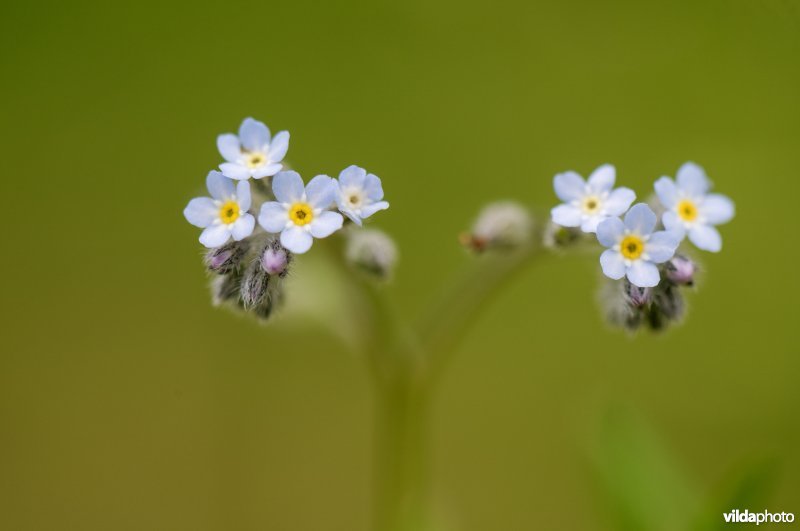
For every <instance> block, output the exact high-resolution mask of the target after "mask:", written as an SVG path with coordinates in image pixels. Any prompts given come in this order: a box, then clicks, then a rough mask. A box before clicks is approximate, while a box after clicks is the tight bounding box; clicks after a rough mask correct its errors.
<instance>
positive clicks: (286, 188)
mask: <svg viewBox="0 0 800 531" xmlns="http://www.w3.org/2000/svg"><path fill="white" fill-rule="evenodd" d="M304 190H305V187H304V186H303V178H302V177H300V174H299V173H297V172H296V171H282V172H280V173H278V174H276V175H275V177H273V179H272V193H273V194H275V198H276V199H277V200H278V201H280V202H281V203H296V202H298V201H300V200H301V199H302V198H303V192H304Z"/></svg>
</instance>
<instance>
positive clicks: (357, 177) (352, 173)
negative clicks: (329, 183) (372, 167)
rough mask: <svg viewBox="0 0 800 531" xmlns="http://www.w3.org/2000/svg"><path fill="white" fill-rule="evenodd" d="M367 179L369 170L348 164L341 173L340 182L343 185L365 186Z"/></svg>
mask: <svg viewBox="0 0 800 531" xmlns="http://www.w3.org/2000/svg"><path fill="white" fill-rule="evenodd" d="M366 179H367V170H365V169H364V168H359V167H358V166H356V165H352V166H348V167H346V168H345V169H343V170H342V171H341V172H340V173H339V182H340V183H341V184H342V185H343V186H357V187H359V188H363V187H364V181H366Z"/></svg>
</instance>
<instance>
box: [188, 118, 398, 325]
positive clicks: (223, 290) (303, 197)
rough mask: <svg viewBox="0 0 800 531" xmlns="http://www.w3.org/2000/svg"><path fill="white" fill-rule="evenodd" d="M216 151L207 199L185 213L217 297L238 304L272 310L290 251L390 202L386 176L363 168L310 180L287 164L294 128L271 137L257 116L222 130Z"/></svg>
mask: <svg viewBox="0 0 800 531" xmlns="http://www.w3.org/2000/svg"><path fill="white" fill-rule="evenodd" d="M217 149H218V150H219V153H220V155H221V156H222V158H223V159H224V160H225V162H223V163H221V164H220V165H219V171H211V172H210V173H209V174H208V176H207V177H206V187H207V189H208V193H209V197H198V198H195V199H192V200H191V201H189V204H188V205H187V206H186V208H185V209H184V211H183V214H184V217H185V218H186V220H187V221H188V222H189V223H191V224H192V225H194V226H196V227H199V228H201V229H203V231H202V232H201V233H200V243H202V244H203V245H204V246H205V247H207V248H208V249H209V251H208V253H207V255H206V258H205V262H206V265H207V266H208V268H209V270H210V271H213V272H215V273H217V274H218V275H219V277H218V278H216V279H215V280H214V282H213V283H212V287H213V291H214V300H215V302H217V303H222V302H235V303H236V304H237V305H238V306H240V307H242V308H244V309H247V310H252V311H253V312H254V313H255V314H257V315H260V316H262V317H266V316H268V315H269V314H270V313H271V312H272V310H273V308H274V306H275V302H276V301H277V300H279V299H280V298H281V296H282V290H281V288H280V282H279V281H280V279H282V278H283V277H285V276H286V273H287V271H288V267H289V264H290V263H291V261H292V259H293V255H299V254H303V253H305V252H307V251H308V250H309V249H311V246H312V244H313V242H314V240H315V239H320V238H326V237H328V236H330V235H332V234H333V233H335V232H337V231H340V229H342V228H343V226H344V225H345V217H346V218H347V220H349V221H350V222H352V225H355V226H358V227H360V226H362V224H363V221H364V220H365V219H367V218H369V217H370V216H372V215H373V214H375V213H376V212H378V211H380V210H385V209H387V208H389V203H387V202H386V201H384V200H383V188H382V185H381V180H380V179H379V178H378V177H377V176H375V175H373V174H371V173H367V171H366V170H364V169H363V168H360V167H358V166H349V167H348V168H345V169H344V170H342V172H341V173H340V174H339V177H338V179H333V178H331V177H328V176H327V175H317V176H316V177H314V178H313V179H311V180H310V181H309V182H308V183H307V184H306V183H305V182H304V181H303V178H302V177H301V176H300V174H298V173H297V172H295V171H288V170H285V169H284V157H285V156H286V153H287V151H288V149H289V133H288V132H287V131H281V132H279V133H277V134H276V135H275V136H274V137H273V136H272V135H271V134H270V130H269V128H268V127H267V126H266V125H265V124H264V123H262V122H259V121H257V120H254V119H253V118H246V119H245V120H244V121H243V122H242V124H241V126H240V127H239V132H238V134H232V133H226V134H222V135H219V136H218V137H217ZM251 179H252V180H253V181H252V183H253V187H252V188H251ZM254 199H255V200H256V202H257V203H259V204H258V205H255V204H254ZM346 232H348V234H349V233H350V232H351V231H350V230H348V231H346ZM387 238H388V237H387Z"/></svg>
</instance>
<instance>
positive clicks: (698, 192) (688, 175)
mask: <svg viewBox="0 0 800 531" xmlns="http://www.w3.org/2000/svg"><path fill="white" fill-rule="evenodd" d="M676 180H677V181H678V188H680V189H681V190H683V191H684V192H685V193H686V194H688V195H689V196H690V197H698V196H702V195H703V194H705V193H706V192H707V191H708V187H709V182H708V177H706V172H705V171H704V170H703V168H701V167H700V166H698V165H697V164H695V163H694V162H687V163H686V164H684V165H683V166H681V167H680V168H678V175H677V176H676Z"/></svg>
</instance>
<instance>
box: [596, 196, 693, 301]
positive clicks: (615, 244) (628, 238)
mask: <svg viewBox="0 0 800 531" xmlns="http://www.w3.org/2000/svg"><path fill="white" fill-rule="evenodd" d="M657 221H658V218H657V217H656V215H655V213H654V212H653V211H652V210H651V209H650V207H649V206H647V205H646V204H644V203H639V204H637V205H634V206H633V207H631V209H630V210H629V211H628V213H627V214H625V221H624V222H623V221H622V220H621V219H619V218H616V217H614V218H608V219H606V220H604V221H602V222H601V223H600V225H598V226H597V240H598V241H599V242H600V243H601V244H602V245H603V246H604V247H607V248H608V249H606V250H605V251H603V254H601V255H600V265H601V266H602V268H603V273H604V274H605V275H606V276H607V277H608V278H612V279H614V280H619V279H621V278H622V277H624V276H627V277H628V280H630V282H631V284H633V285H634V286H638V287H640V288H652V287H655V286H657V285H658V282H659V280H660V279H661V275H660V273H659V272H658V267H656V264H661V263H663V262H666V261H667V260H669V259H670V258H672V256H673V255H674V254H675V249H677V248H678V244H679V243H680V237H679V235H677V234H675V233H674V232H670V231H658V232H653V229H654V228H655V226H656V223H657Z"/></svg>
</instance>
